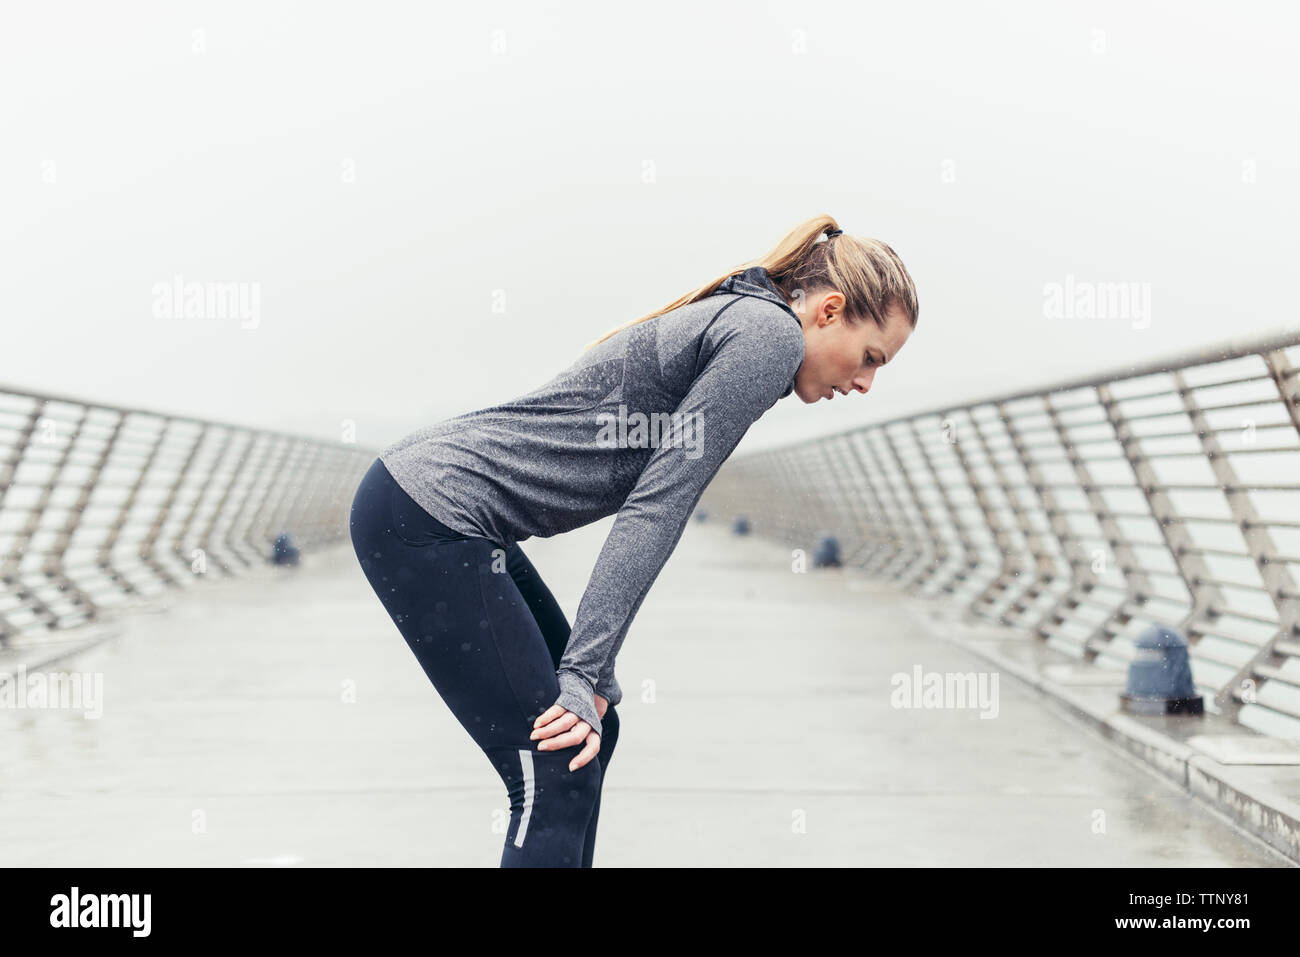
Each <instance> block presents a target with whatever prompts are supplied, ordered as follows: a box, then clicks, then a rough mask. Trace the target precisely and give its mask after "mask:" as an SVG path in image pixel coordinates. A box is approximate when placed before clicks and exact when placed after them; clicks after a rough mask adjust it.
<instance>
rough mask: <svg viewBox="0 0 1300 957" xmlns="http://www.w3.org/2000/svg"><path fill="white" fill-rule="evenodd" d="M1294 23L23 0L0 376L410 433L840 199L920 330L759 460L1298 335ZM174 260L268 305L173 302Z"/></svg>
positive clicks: (172, 406) (1091, 13)
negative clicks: (896, 276) (1083, 380)
mask: <svg viewBox="0 0 1300 957" xmlns="http://www.w3.org/2000/svg"><path fill="white" fill-rule="evenodd" d="M1294 9H1295V8H1294V6H1292V5H1286V4H1283V3H1274V4H1259V3H1237V2H1234V3H1231V4H1229V3H1219V4H1203V3H1185V2H1178V3H1173V2H1170V3H1118V2H1115V3H1106V2H1102V3H1098V2H1095V0H1089V2H1087V3H1073V4H1042V3H1032V2H1023V3H1000V4H972V3H956V2H953V3H925V4H918V3H864V2H852V3H850V2H835V3H810V2H806V0H799V2H789V3H750V4H744V3H708V2H701V0H693V2H689V3H687V2H661V3H654V4H637V5H627V6H624V5H616V4H607V3H538V2H512V3H501V2H496V3H491V2H489V3H459V4H429V3H414V2H412V3H384V2H375V0H368V2H366V3H356V4H322V3H306V2H303V3H293V4H289V3H275V2H256V3H251V2H231V0H223V2H219V3H217V2H213V3H149V4H145V3H122V4H100V3H81V4H63V3H50V4H25V5H19V4H10V5H7V6H6V7H5V9H4V12H3V13H2V14H0V129H2V130H3V144H4V148H3V150H0V242H2V244H3V245H2V246H0V305H2V306H3V309H4V311H5V318H4V340H3V346H4V347H3V349H0V387H7V388H19V389H24V388H25V389H33V390H45V391H53V392H58V393H66V394H69V395H73V396H78V397H85V398H89V399H94V400H99V401H105V402H112V403H115V404H121V405H129V406H139V407H145V408H150V409H157V410H160V411H165V412H182V413H188V414H194V415H199V416H206V417H213V418H218V419H221V420H226V421H236V422H241V423H246V424H249V425H254V426H263V427H272V428H279V429H286V430H291V431H300V432H305V433H310V434H313V435H319V436H323V437H329V438H338V437H339V435H340V428H341V426H340V423H342V422H344V421H345V420H351V421H354V422H355V423H356V428H357V434H356V438H357V441H358V442H360V443H362V444H364V445H370V446H374V447H376V448H378V447H381V446H382V445H384V444H387V443H388V442H390V441H393V440H395V439H397V438H399V437H400V436H401V435H403V434H405V433H406V432H408V431H411V430H413V429H415V428H418V427H420V426H422V425H425V424H428V423H430V422H433V421H436V420H439V419H441V418H445V417H447V416H450V415H454V414H457V413H460V412H464V411H469V410H471V409H476V408H481V407H483V406H486V405H490V404H493V403H496V402H499V401H502V400H504V399H508V398H512V397H514V396H516V395H519V394H522V393H524V392H526V391H529V390H531V389H533V388H535V387H536V386H538V385H540V384H542V383H543V382H545V381H546V380H547V379H549V378H551V377H552V376H554V375H555V374H556V373H558V372H559V371H561V370H562V369H563V368H564V367H565V366H566V365H567V364H568V363H570V362H571V361H572V360H573V359H574V358H575V357H576V355H577V354H578V352H579V351H580V349H581V348H582V346H583V344H584V343H586V342H588V341H590V340H591V339H593V338H595V337H596V336H597V335H599V334H601V333H603V332H604V331H606V330H607V329H608V328H610V327H611V326H614V325H616V324H618V323H621V322H624V321H626V320H628V319H631V318H634V317H636V316H639V315H642V314H644V313H645V312H648V311H650V310H652V309H656V308H659V307H660V306H662V305H664V304H665V303H667V302H669V301H671V300H673V299H675V298H677V297H678V296H680V295H682V294H683V293H685V292H687V291H689V290H690V289H692V288H694V287H696V286H698V285H700V284H701V283H703V282H705V281H706V280H709V279H711V278H713V277H715V276H716V275H718V274H720V273H722V272H724V271H727V270H729V269H731V268H732V267H734V266H736V265H738V264H740V263H742V262H744V261H746V260H749V259H752V258H756V257H758V256H761V255H762V254H763V253H765V252H766V251H767V250H768V249H769V248H770V247H771V246H772V245H773V244H775V243H776V241H777V240H778V239H779V238H780V237H781V236H782V235H783V234H784V233H785V232H786V231H787V230H789V229H790V228H792V227H793V226H795V225H796V224H797V223H799V222H800V221H802V220H803V219H806V218H807V217H809V216H813V215H816V214H820V213H830V214H831V215H833V216H835V217H836V218H837V219H838V220H839V222H840V224H841V226H842V227H843V228H844V229H845V231H847V232H850V233H855V234H859V235H865V236H872V237H876V238H878V239H882V240H884V241H885V242H888V243H889V244H890V245H892V246H893V247H894V249H895V250H896V251H897V252H898V253H899V255H900V256H901V257H902V259H903V261H904V262H905V263H906V264H907V266H908V269H909V270H910V272H911V273H912V276H913V277H914V279H915V281H916V283H917V287H918V290H919V296H920V303H921V315H920V324H919V326H918V328H917V330H916V332H915V334H914V335H913V337H912V339H911V341H910V342H909V343H908V345H907V346H906V348H905V349H904V350H903V351H902V352H901V353H900V354H899V357H898V358H897V360H895V362H893V363H891V364H890V365H889V366H888V367H887V368H885V369H883V370H882V371H881V372H879V373H878V374H877V377H876V380H875V384H874V386H873V388H872V390H871V392H870V394H869V395H866V396H862V395H854V396H852V397H850V398H847V399H844V398H837V399H835V400H834V402H832V403H827V402H820V403H818V404H816V405H813V406H806V405H803V404H802V403H801V402H800V401H799V399H798V398H797V397H796V396H793V395H792V396H790V397H789V398H787V399H784V400H782V401H780V402H779V403H778V404H777V405H776V406H775V407H774V408H773V409H772V410H770V411H769V412H768V413H766V414H765V415H764V416H763V418H762V419H761V420H760V421H759V422H758V423H757V424H756V425H755V426H754V427H753V428H752V429H751V431H750V433H749V435H748V436H747V437H746V440H745V442H744V443H743V444H742V446H741V450H742V451H743V450H753V449H757V448H761V447H764V446H767V445H771V444H775V443H780V442H783V441H788V440H791V439H794V438H799V437H805V436H808V435H812V434H816V433H820V432H824V431H833V430H839V429H843V428H847V427H849V426H851V425H852V424H854V423H858V422H860V423H866V422H875V421H882V420H885V419H888V418H892V417H894V416H897V415H902V414H905V413H910V412H915V411H919V410H923V409H928V408H930V407H932V406H935V405H937V404H939V403H943V402H950V401H956V400H962V401H969V400H974V399H978V398H981V397H985V396H990V395H994V394H997V393H1000V392H1005V391H1008V390H1011V389H1015V388H1022V387H1029V386H1036V385H1040V384H1048V383H1051V382H1052V381H1053V380H1059V379H1062V378H1064V377H1071V376H1076V375H1081V374H1084V373H1088V372H1092V371H1098V372H1100V371H1106V370H1110V369H1115V368H1119V367H1123V366H1126V365H1130V364H1136V363H1139V362H1145V361H1148V360H1150V359H1154V358H1159V357H1161V356H1163V355H1166V354H1173V353H1178V352H1181V351H1184V350H1188V349H1192V348H1196V347H1200V346H1208V345H1212V344H1216V343H1218V342H1221V341H1223V340H1225V339H1227V338H1229V337H1233V336H1241V335H1250V334H1253V333H1256V332H1259V333H1265V332H1269V331H1272V330H1276V329H1278V328H1279V327H1282V326H1288V325H1289V326H1292V327H1300V322H1297V320H1296V315H1295V303H1294V295H1293V293H1294V276H1295V273H1296V263H1297V261H1300V238H1298V236H1297V230H1296V223H1297V219H1298V218H1300V216H1298V214H1300V178H1298V177H1297V165H1298V163H1300V159H1298V156H1300V150H1298V147H1300V123H1297V113H1298V112H1300V111H1298V110H1297V105H1296V98H1297V91H1300V76H1298V75H1297V74H1298V73H1300V69H1298V67H1297V60H1298V59H1300V58H1298V57H1297V55H1296V49H1297V30H1296V27H1297V15H1296V13H1295V12H1293V11H1294ZM177 276H180V277H182V282H198V283H221V282H233V283H238V284H239V286H238V288H239V290H240V291H241V293H242V294H243V295H244V296H246V297H247V298H246V299H245V300H244V301H243V302H244V305H245V306H246V307H247V308H248V310H249V311H248V312H245V313H240V314H239V315H237V316H235V317H222V316H214V315H206V316H199V317H193V316H191V317H187V316H186V314H185V312H184V309H183V308H181V309H179V310H177V311H174V312H172V313H170V314H169V313H168V309H169V308H170V306H169V305H168V303H167V300H166V295H165V291H164V290H165V289H166V288H170V287H171V286H172V285H173V284H174V283H175V281H176V277H177ZM1054 283H1055V284H1059V287H1060V288H1061V289H1067V290H1068V289H1075V290H1077V289H1080V288H1085V289H1086V288H1088V284H1101V283H1130V284H1133V285H1132V286H1129V287H1125V288H1128V289H1130V290H1131V291H1133V292H1134V293H1135V294H1138V295H1135V298H1134V299H1133V304H1134V305H1133V308H1134V309H1135V310H1136V309H1139V308H1142V306H1141V304H1142V303H1143V302H1144V301H1145V302H1146V303H1148V304H1149V306H1148V307H1147V308H1146V309H1145V310H1144V312H1143V313H1141V314H1138V313H1135V314H1133V315H1110V316H1106V315H1100V316H1097V315H1094V316H1087V315H1078V314H1074V315H1063V316H1061V317H1054V316H1053V315H1052V314H1051V307H1050V305H1049V302H1050V295H1049V294H1048V292H1047V290H1048V289H1050V288H1051V284H1054ZM1067 283H1068V284H1072V285H1067ZM1139 293H1140V294H1139ZM241 317H243V318H241Z"/></svg>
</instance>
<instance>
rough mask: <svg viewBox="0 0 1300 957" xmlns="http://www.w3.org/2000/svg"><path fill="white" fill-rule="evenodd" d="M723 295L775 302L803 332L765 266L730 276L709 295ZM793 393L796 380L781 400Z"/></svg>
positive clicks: (796, 315)
mask: <svg viewBox="0 0 1300 957" xmlns="http://www.w3.org/2000/svg"><path fill="white" fill-rule="evenodd" d="M723 293H733V294H736V295H741V296H753V297H754V298H755V299H766V300H767V301H768V302H774V303H776V304H777V305H778V306H780V307H781V308H782V309H784V310H785V311H786V313H787V314H789V316H790V318H791V320H793V321H794V323H795V325H797V326H798V327H799V329H800V331H802V330H803V323H802V322H800V320H799V315H798V313H796V312H795V311H794V309H792V308H791V307H790V304H789V303H788V302H786V301H785V297H784V296H782V295H781V290H779V289H777V288H776V284H775V283H774V282H772V280H771V279H770V278H769V277H768V275H767V269H765V268H764V267H763V266H750V267H749V268H748V269H746V270H745V271H744V272H742V273H737V274H736V275H734V276H728V277H727V278H726V279H724V280H723V281H722V285H720V286H718V288H717V289H715V290H714V291H713V292H711V293H710V294H709V295H711V296H720V295H722V294H723ZM793 391H794V379H791V380H790V384H789V385H787V386H786V387H785V391H784V392H782V393H781V398H783V399H784V398H785V397H786V396H787V395H789V394H790V393H791V392H793Z"/></svg>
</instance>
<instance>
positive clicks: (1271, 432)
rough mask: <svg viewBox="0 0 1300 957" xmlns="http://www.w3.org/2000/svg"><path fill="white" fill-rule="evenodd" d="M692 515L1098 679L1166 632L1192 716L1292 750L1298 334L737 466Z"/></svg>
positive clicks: (1298, 541) (904, 421) (913, 420)
mask: <svg viewBox="0 0 1300 957" xmlns="http://www.w3.org/2000/svg"><path fill="white" fill-rule="evenodd" d="M701 507H702V508H704V509H705V510H706V511H707V513H708V514H711V515H730V516H732V517H735V516H740V515H743V516H745V517H746V518H747V519H748V520H749V523H750V527H751V528H752V530H753V531H754V533H755V534H760V535H764V536H766V537H770V538H773V539H776V540H779V541H782V542H785V543H789V544H792V545H796V546H799V547H804V548H809V549H811V548H812V547H813V546H814V544H815V542H816V541H817V540H819V539H820V538H822V537H823V536H827V535H831V536H834V537H835V539H836V541H837V542H838V543H839V545H840V548H841V551H842V554H843V555H844V556H845V564H848V565H852V566H854V567H857V568H860V569H862V570H863V571H865V572H866V573H868V574H871V575H873V576H877V577H879V578H882V579H886V580H890V581H893V582H896V583H897V584H898V585H899V586H900V587H901V588H902V589H903V590H904V591H905V592H907V593H909V594H914V595H921V596H926V597H940V596H949V597H951V598H952V599H955V600H958V601H960V602H962V603H963V604H964V605H966V606H967V607H968V609H969V611H970V612H971V613H973V614H975V615H978V616H980V617H983V618H986V619H989V620H993V621H996V622H998V623H1000V624H1004V625H1010V626H1013V627H1016V628H1021V629H1025V630H1027V631H1028V632H1029V633H1031V634H1033V635H1035V636H1037V637H1038V638H1039V639H1041V640H1042V641H1044V642H1046V643H1047V645H1049V646H1050V647H1052V648H1054V649H1057V650H1059V651H1061V652H1064V653H1066V654H1068V655H1070V656H1072V657H1073V658H1075V659H1078V660H1079V661H1081V662H1083V663H1088V664H1091V665H1095V666H1097V667H1101V668H1124V667H1127V665H1128V663H1129V662H1130V661H1131V660H1133V658H1134V655H1135V648H1134V639H1135V638H1136V637H1137V636H1138V634H1140V633H1141V632H1142V631H1143V630H1145V629H1146V628H1147V627H1148V626H1149V625H1152V624H1160V625H1165V626H1168V627H1172V628H1175V629H1177V630H1178V631H1180V632H1181V633H1182V634H1183V635H1184V636H1185V637H1186V638H1187V640H1188V643H1189V646H1190V648H1189V650H1190V654H1191V658H1192V671H1193V678H1194V680H1195V681H1196V683H1197V690H1198V692H1199V693H1202V694H1204V695H1205V696H1206V700H1205V706H1206V709H1207V710H1210V711H1214V712H1216V713H1220V714H1224V715H1227V716H1228V717H1229V718H1231V719H1232V720H1235V721H1236V722H1238V723H1240V724H1241V725H1243V726H1246V727H1250V728H1252V729H1254V730H1257V731H1260V732H1262V733H1265V734H1270V735H1274V736H1278V737H1285V738H1290V739H1297V738H1300V586H1297V582H1296V576H1297V571H1298V570H1300V332H1294V331H1288V332H1285V333H1279V334H1274V335H1270V336H1268V337H1266V338H1257V339H1253V340H1249V341H1243V340H1234V341H1232V342H1230V343H1228V344H1226V345H1224V346H1223V347H1221V348H1217V349H1208V350H1203V351H1200V352H1198V353H1195V354H1192V355H1184V356H1179V357H1176V358H1173V359H1169V360H1165V361H1161V362H1155V363H1150V364H1147V365H1144V366H1141V367H1138V368H1129V369H1126V370H1123V371H1119V372H1116V373H1115V374H1112V375H1108V376H1100V377H1091V378H1087V379H1079V380H1074V381H1070V382H1066V383H1062V384H1060V385H1057V386H1053V387H1049V388H1045V389H1040V390H1030V391H1022V392H1016V393H1011V394H1007V395H1003V396H996V397H993V398H989V399H985V400H982V401H978V402H973V403H971V404H968V405H949V406H943V407H940V408H936V409H932V410H930V411H928V412H922V413H917V414H915V415H909V416H905V417H901V418H897V419H893V420H890V421H887V422H882V423H878V424H872V425H867V426H863V427H859V428H855V429H852V430H849V431H845V432H840V433H835V434H831V435H825V436H820V437H818V438H814V439H810V440H808V441H804V442H800V443H797V444H794V445H789V446H784V447H781V448H776V449H770V450H765V451H763V452H760V453H756V454H749V455H740V456H734V457H733V458H732V459H731V460H730V461H728V462H727V463H725V464H724V466H723V468H722V469H721V470H719V472H718V475H717V476H716V477H715V479H714V481H713V483H712V484H711V485H710V486H709V488H708V489H707V491H706V493H705V496H704V497H703V498H702V499H701Z"/></svg>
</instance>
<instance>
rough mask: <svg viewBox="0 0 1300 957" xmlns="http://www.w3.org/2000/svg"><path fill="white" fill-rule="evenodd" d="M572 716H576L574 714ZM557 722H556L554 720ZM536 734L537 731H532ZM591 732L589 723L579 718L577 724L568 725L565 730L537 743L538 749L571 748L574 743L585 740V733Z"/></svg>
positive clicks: (555, 749)
mask: <svg viewBox="0 0 1300 957" xmlns="http://www.w3.org/2000/svg"><path fill="white" fill-rule="evenodd" d="M574 717H577V716H576V715H574ZM556 723H557V724H558V722H556ZM533 733H534V734H536V733H537V732H533ZM589 734H591V725H589V724H587V722H585V721H582V720H579V721H578V723H577V724H575V725H573V726H572V727H570V728H569V729H568V730H567V731H564V732H561V733H560V734H557V735H555V736H554V737H552V738H547V739H546V740H545V741H543V742H541V743H540V744H538V745H537V750H538V751H558V750H560V748H571V747H573V746H574V745H575V744H582V742H583V741H586V740H587V735H589Z"/></svg>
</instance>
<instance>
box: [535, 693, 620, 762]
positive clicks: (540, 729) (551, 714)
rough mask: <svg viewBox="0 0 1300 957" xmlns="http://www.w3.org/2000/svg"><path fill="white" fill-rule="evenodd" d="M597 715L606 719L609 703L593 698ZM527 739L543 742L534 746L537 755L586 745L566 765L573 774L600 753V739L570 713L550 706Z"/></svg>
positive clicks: (599, 697)
mask: <svg viewBox="0 0 1300 957" xmlns="http://www.w3.org/2000/svg"><path fill="white" fill-rule="evenodd" d="M595 704H596V714H597V715H598V716H600V717H601V718H604V717H605V709H606V708H608V707H609V701H608V700H606V699H605V698H602V697H601V696H600V695H596V696H595ZM529 737H530V738H531V739H532V740H534V741H536V740H537V739H538V738H542V739H544V740H543V741H542V743H541V744H539V745H538V746H537V749H538V750H539V751H556V750H559V749H560V748H571V747H573V746H574V745H575V744H582V743H583V742H586V747H584V748H583V749H582V750H581V751H580V752H579V753H578V756H577V757H576V758H574V759H573V760H572V761H570V762H569V770H570V771H576V770H578V768H580V767H582V766H583V765H584V764H586V763H587V762H588V761H590V760H591V759H592V758H594V757H595V756H596V755H597V754H599V753H600V735H598V734H597V733H596V732H595V731H592V730H591V725H589V724H587V722H585V721H583V720H582V719H581V718H579V717H578V716H577V715H576V714H574V713H573V712H572V711H569V710H567V709H566V708H562V707H560V706H559V705H558V704H553V705H551V706H550V707H549V708H547V709H546V710H545V711H543V712H542V713H541V714H540V715H538V717H537V720H536V721H534V722H533V733H532V734H531V735H529Z"/></svg>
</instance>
